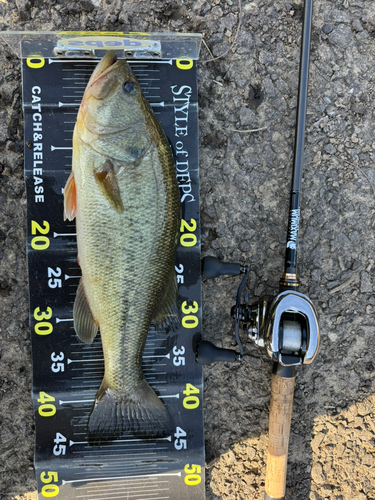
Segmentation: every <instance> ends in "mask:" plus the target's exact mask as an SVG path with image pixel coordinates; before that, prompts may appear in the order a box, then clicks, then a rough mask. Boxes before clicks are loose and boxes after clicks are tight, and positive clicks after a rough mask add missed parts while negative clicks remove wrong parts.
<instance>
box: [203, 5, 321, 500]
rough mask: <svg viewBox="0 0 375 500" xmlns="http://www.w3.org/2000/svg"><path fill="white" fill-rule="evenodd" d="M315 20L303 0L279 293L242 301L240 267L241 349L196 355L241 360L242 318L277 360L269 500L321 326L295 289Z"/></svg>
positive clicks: (211, 349) (276, 495)
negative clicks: (297, 387)
mask: <svg viewBox="0 0 375 500" xmlns="http://www.w3.org/2000/svg"><path fill="white" fill-rule="evenodd" d="M311 23H312V0H305V5H304V21H303V29H302V44H301V62H300V71H299V88H298V103H297V122H296V137H295V147H294V160H293V179H292V189H291V196H290V210H289V221H288V235H287V243H286V253H285V267H284V273H283V275H282V277H281V279H280V282H279V294H278V295H277V296H276V297H275V298H269V297H264V298H261V299H260V300H259V301H258V302H256V303H255V304H252V305H250V306H248V305H247V297H245V304H244V305H241V304H240V300H241V292H242V289H243V288H244V285H245V282H246V278H247V272H248V271H247V269H246V268H244V269H242V271H243V272H244V273H245V276H244V279H243V280H242V283H241V285H240V287H239V290H238V293H237V301H236V305H235V306H234V307H233V308H232V316H233V317H234V319H235V333H236V340H237V344H238V347H239V350H240V353H236V352H235V351H229V350H228V349H219V348H217V347H215V346H212V344H210V346H208V344H209V343H208V342H206V341H202V342H201V343H200V344H199V345H198V348H197V354H196V359H197V361H198V363H201V364H209V363H212V362H214V361H241V360H242V358H243V349H242V345H241V341H240V338H239V325H240V323H241V324H242V327H243V330H244V332H246V333H247V335H248V337H249V339H250V340H252V341H253V342H255V343H256V344H257V345H259V346H260V347H263V348H265V349H266V351H267V353H268V355H269V357H270V358H271V359H272V361H273V369H272V380H271V405H270V420H269V445H268V458H267V472H266V486H265V496H264V498H265V500H283V499H284V498H285V489H286V471H287V455H288V445H289V434H290V422H291V416H292V406H293V393H294V381H295V367H296V366H298V365H302V364H309V363H311V362H312V361H313V359H314V357H315V355H316V353H317V351H318V347H319V325H318V318H317V314H316V310H315V308H314V305H313V304H312V302H311V300H310V299H309V298H308V297H307V296H306V295H303V294H302V293H300V292H298V291H297V290H298V289H299V282H298V279H297V274H296V268H297V249H296V247H297V234H298V227H299V218H300V205H299V194H300V187H301V178H302V167H303V151H304V139H305V122H306V105H307V85H308V73H309V55H310V40H311ZM209 259H210V261H209V262H208V264H209V269H210V272H208V271H207V272H205V268H206V263H205V262H204V263H203V278H206V279H207V278H212V277H215V276H218V275H220V274H231V275H233V274H240V272H241V268H240V267H239V265H238V264H232V266H237V267H233V268H231V267H230V266H231V264H222V263H221V264H219V263H218V262H216V261H213V260H212V258H209ZM219 262H220V261H219ZM211 267H213V268H214V271H212V270H211ZM227 270H228V271H229V270H231V271H234V270H236V271H237V272H236V273H235V272H226V271H227ZM246 295H247V294H246ZM229 353H230V355H229Z"/></svg>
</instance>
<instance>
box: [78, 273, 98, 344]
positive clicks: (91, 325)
mask: <svg viewBox="0 0 375 500" xmlns="http://www.w3.org/2000/svg"><path fill="white" fill-rule="evenodd" d="M73 319H74V329H75V331H76V334H77V335H78V337H79V338H80V339H81V340H82V342H84V343H85V344H91V342H92V341H93V340H94V338H95V336H96V334H97V333H98V324H97V323H96V322H95V320H94V317H93V315H92V312H91V310H90V306H89V304H88V302H87V299H86V296H85V290H84V287H83V282H82V279H81V280H80V281H79V285H78V288H77V294H76V299H75V301H74V306H73Z"/></svg>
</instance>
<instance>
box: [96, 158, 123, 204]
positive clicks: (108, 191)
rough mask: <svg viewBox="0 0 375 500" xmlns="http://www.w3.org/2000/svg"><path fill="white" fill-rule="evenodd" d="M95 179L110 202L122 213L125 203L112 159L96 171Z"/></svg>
mask: <svg viewBox="0 0 375 500" xmlns="http://www.w3.org/2000/svg"><path fill="white" fill-rule="evenodd" d="M95 179H96V182H97V183H98V186H99V188H100V190H101V191H102V193H103V194H104V196H105V197H106V199H107V200H108V202H109V203H110V204H111V205H112V207H113V208H114V209H115V210H116V212H117V213H119V214H121V213H122V212H123V211H124V205H123V204H122V200H121V193H120V188H119V186H118V183H117V179H116V174H115V169H114V165H113V163H112V162H111V160H107V161H106V162H105V163H104V165H103V166H102V168H101V169H100V171H99V172H95Z"/></svg>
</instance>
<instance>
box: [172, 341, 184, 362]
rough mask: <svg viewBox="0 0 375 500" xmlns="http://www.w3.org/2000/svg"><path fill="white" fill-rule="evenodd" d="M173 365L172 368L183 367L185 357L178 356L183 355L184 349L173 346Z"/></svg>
mask: <svg viewBox="0 0 375 500" xmlns="http://www.w3.org/2000/svg"><path fill="white" fill-rule="evenodd" d="M173 354H174V358H173V364H174V366H185V357H184V356H179V354H185V347H184V346H183V345H182V346H181V348H180V349H178V347H177V346H176V345H175V346H174V348H173Z"/></svg>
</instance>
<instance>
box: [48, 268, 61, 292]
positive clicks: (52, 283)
mask: <svg viewBox="0 0 375 500" xmlns="http://www.w3.org/2000/svg"><path fill="white" fill-rule="evenodd" d="M60 276H61V269H60V268H59V267H56V270H55V271H54V270H53V269H52V267H49V268H48V277H49V278H51V279H49V280H48V286H49V287H50V288H61V286H62V281H61V279H59V277H60Z"/></svg>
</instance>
